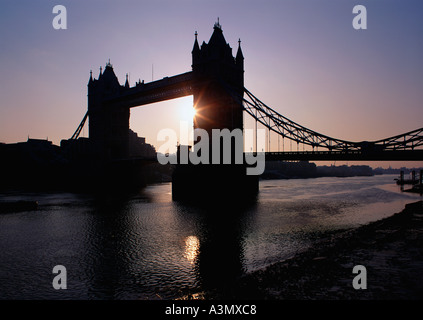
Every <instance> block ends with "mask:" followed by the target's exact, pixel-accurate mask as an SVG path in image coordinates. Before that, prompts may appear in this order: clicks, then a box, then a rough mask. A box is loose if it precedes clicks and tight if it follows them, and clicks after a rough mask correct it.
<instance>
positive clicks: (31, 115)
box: [0, 0, 423, 167]
mask: <svg viewBox="0 0 423 320" xmlns="http://www.w3.org/2000/svg"><path fill="white" fill-rule="evenodd" d="M56 4H62V5H65V6H66V8H67V20H68V21H67V22H68V29H67V30H55V29H54V28H53V27H52V20H53V18H54V14H53V13H52V9H53V7H54V6H55V5H56ZM357 4H362V5H365V6H366V8H367V13H368V17H367V20H368V21H367V22H368V29H367V30H360V31H357V30H354V29H353V27H352V20H353V17H354V15H353V13H352V9H353V7H354V6H355V5H357ZM422 12H423V3H422V2H421V1H409V0H405V1H404V0H401V1H400V0H395V1H390V0H372V1H369V0H365V1H358V0H354V1H349V0H343V1H339V0H332V1H325V0H314V1H312V0H309V1H305V0H304V1H301V0H295V1H294V0H292V1H283V0H278V1H266V0H265V1H248V0H244V1H201V0H197V1H179V0H161V1H160V0H158V1H139V0H138V1H135V0H134V1H126V0H123V1H108V0H106V1H104V0H102V1H99V0H90V1H82V0H73V1H61V2H60V3H58V2H56V1H11V0H2V1H1V3H0V41H1V49H0V70H1V76H2V80H1V86H0V97H1V100H0V142H6V143H10V142H18V141H25V140H26V139H27V137H28V135H29V136H30V137H32V138H42V139H45V138H47V137H48V139H49V140H52V141H53V142H54V143H55V144H59V143H60V140H61V139H67V138H70V136H71V135H72V134H73V132H74V131H75V129H76V127H77V126H78V124H79V122H80V121H81V119H82V117H83V115H84V114H85V112H86V109H87V83H88V79H89V72H90V70H91V69H92V70H93V75H94V76H95V77H96V78H97V77H98V73H99V67H100V66H103V68H104V66H105V64H106V62H107V61H108V59H109V58H110V60H111V63H112V64H113V66H114V70H115V73H116V75H117V76H118V79H119V80H120V82H121V83H122V84H123V83H124V82H125V75H126V73H129V74H130V84H131V86H132V85H134V84H135V81H138V79H141V80H145V81H146V82H148V81H151V79H152V77H154V79H156V80H157V79H160V78H163V77H165V76H172V75H176V74H179V73H183V72H186V71H190V70H191V50H192V46H193V42H194V32H195V31H198V34H199V35H198V39H199V42H200V44H201V42H202V41H206V42H208V40H209V38H210V36H211V34H212V31H213V24H214V23H215V21H216V20H217V17H220V23H221V25H222V29H223V33H224V36H225V38H226V41H227V42H228V43H229V44H230V45H231V47H232V48H233V52H234V54H235V53H236V49H237V46H238V42H237V41H238V38H241V41H242V44H241V45H242V50H243V53H244V57H245V86H246V88H247V89H248V90H250V91H251V92H253V93H254V94H255V95H256V96H257V97H259V98H260V99H261V100H262V101H263V102H265V103H266V104H267V105H269V106H270V107H272V108H273V109H275V110H277V111H278V112H280V113H281V114H283V115H285V116H286V117H288V118H290V119H291V120H293V121H295V122H297V123H300V124H301V125H304V126H306V127H308V128H310V129H312V130H314V131H317V132H320V133H323V134H326V135H328V136H332V137H334V138H339V139H345V140H350V141H363V140H368V141H371V140H379V139H382V138H386V137H390V136H394V135H397V134H400V133H404V132H407V131H411V130H413V129H417V128H421V127H423V106H422V102H423V86H422V84H423V59H422V57H423V37H422V35H423V19H421V14H422ZM152 67H154V72H153V74H152ZM191 104H192V97H187V98H182V99H177V100H173V101H169V102H165V103H158V104H152V105H148V106H143V107H139V108H135V109H132V110H131V128H132V129H133V130H134V131H136V132H138V134H139V135H140V136H145V137H146V138H147V142H149V143H152V144H154V145H156V147H157V146H158V144H157V141H156V137H157V132H158V131H159V130H160V129H163V128H174V129H175V130H178V127H179V120H180V118H181V117H183V114H184V109H189V108H190V106H191ZM245 123H246V127H252V124H253V121H252V120H249V119H247V118H246V120H245ZM84 132H85V136H87V134H88V128H85V130H84ZM272 141H273V144H272V148H273V149H274V150H277V145H276V143H277V137H276V136H272ZM286 145H289V144H288V143H286ZM371 165H372V166H376V165H379V163H377V164H376V163H373V164H371ZM382 165H383V166H385V167H386V166H387V165H389V163H383V164H382ZM391 165H392V166H394V167H399V166H400V165H402V163H391ZM411 165H412V166H420V165H423V162H415V163H411Z"/></svg>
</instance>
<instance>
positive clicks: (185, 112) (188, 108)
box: [179, 101, 196, 122]
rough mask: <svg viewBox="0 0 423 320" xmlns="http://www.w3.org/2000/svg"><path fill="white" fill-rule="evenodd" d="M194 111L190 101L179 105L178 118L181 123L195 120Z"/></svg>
mask: <svg viewBox="0 0 423 320" xmlns="http://www.w3.org/2000/svg"><path fill="white" fill-rule="evenodd" d="M195 115H196V111H195V108H194V106H193V104H192V101H189V102H184V103H181V104H180V105H179V117H180V120H181V121H188V122H192V121H193V120H194V118H195Z"/></svg>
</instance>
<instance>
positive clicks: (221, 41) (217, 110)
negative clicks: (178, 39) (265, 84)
mask: <svg viewBox="0 0 423 320" xmlns="http://www.w3.org/2000/svg"><path fill="white" fill-rule="evenodd" d="M213 29H214V31H213V34H212V36H211V38H210V40H209V42H208V43H205V42H203V44H202V45H201V48H200V46H199V45H198V40H197V33H196V35H195V42H194V48H193V50H192V70H193V76H194V83H195V84H197V85H195V86H194V107H195V109H196V117H195V119H194V129H195V128H202V129H205V130H206V131H207V133H208V134H209V137H211V136H212V132H211V130H212V129H224V128H227V129H229V130H231V131H232V130H234V129H241V130H242V129H243V110H242V107H241V105H240V104H239V103H236V101H234V99H233V98H232V96H231V95H230V94H229V92H228V90H232V91H234V93H236V94H237V95H238V96H242V95H243V92H244V56H243V54H242V50H241V41H239V42H238V43H239V46H238V52H237V55H236V57H233V55H232V48H231V47H230V46H229V44H228V43H226V40H225V38H224V36H223V32H222V27H221V25H220V23H219V22H217V23H216V24H215V25H214V28H213Z"/></svg>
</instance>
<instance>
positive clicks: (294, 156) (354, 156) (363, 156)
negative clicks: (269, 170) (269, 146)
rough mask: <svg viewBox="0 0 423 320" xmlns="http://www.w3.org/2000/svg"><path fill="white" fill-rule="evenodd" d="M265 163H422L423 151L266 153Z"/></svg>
mask: <svg viewBox="0 0 423 320" xmlns="http://www.w3.org/2000/svg"><path fill="white" fill-rule="evenodd" d="M265 154H266V161H272V160H282V161H295V160H300V161H423V150H397V151H379V152H368V153H363V152H361V151H349V152H343V151H296V152H295V151H287V152H266V153H265Z"/></svg>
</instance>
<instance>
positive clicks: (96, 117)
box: [68, 22, 423, 197]
mask: <svg viewBox="0 0 423 320" xmlns="http://www.w3.org/2000/svg"><path fill="white" fill-rule="evenodd" d="M191 54H192V70H191V71H188V72H186V73H183V74H179V75H175V76H170V77H165V78H163V79H161V80H157V81H152V82H149V83H144V82H137V83H136V84H135V86H133V87H130V86H129V82H128V78H127V79H126V82H125V84H124V85H121V84H120V83H119V81H118V79H117V77H116V75H115V73H114V70H113V66H112V65H111V64H110V62H109V63H108V64H107V65H106V67H105V69H104V72H103V71H102V70H100V74H99V77H98V78H97V79H94V78H93V76H92V73H91V75H90V79H89V82H88V111H87V113H86V115H85V116H84V118H83V120H82V122H81V124H80V125H79V126H78V128H77V130H76V131H75V133H74V135H73V136H72V138H71V140H76V139H78V136H79V134H80V132H81V129H82V127H83V126H84V124H85V123H86V120H87V119H89V139H88V140H89V145H90V152H91V154H92V157H93V158H95V159H97V161H99V162H108V161H109V162H110V161H112V162H116V160H118V159H127V158H128V157H129V154H130V150H129V148H130V147H129V144H128V141H129V132H130V129H129V118H130V109H131V108H134V107H138V106H143V105H147V104H151V103H154V102H159V101H165V100H170V99H175V98H180V97H184V96H188V95H192V96H193V98H194V108H195V110H196V116H195V118H194V129H196V128H200V129H204V130H206V131H207V133H208V134H209V137H212V134H211V132H212V130H213V129H229V130H231V131H232V130H234V129H241V130H243V129H244V122H243V116H244V114H248V115H249V116H251V117H252V118H253V119H254V120H255V121H256V128H257V123H259V124H261V125H262V126H264V127H265V128H267V129H268V130H269V133H270V132H274V133H276V134H277V135H278V136H279V137H280V138H282V139H287V140H290V141H292V142H294V143H296V144H297V146H298V145H300V144H301V145H303V146H307V148H309V149H310V148H311V150H307V151H305V150H303V151H299V150H298V151H292V150H290V151H282V152H272V151H271V150H270V149H269V150H267V152H266V159H267V160H367V161H371V160H423V128H420V129H417V130H414V131H411V132H407V133H404V134H401V135H396V136H393V137H389V138H386V139H382V140H378V141H370V142H368V141H362V142H351V141H346V140H342V139H336V138H332V137H328V136H326V135H324V134H320V133H318V132H315V131H313V130H310V129H308V128H306V127H304V126H302V125H300V124H298V123H296V122H294V121H292V120H290V119H288V118H286V117H285V116H283V115H281V114H279V113H278V112H277V111H275V110H274V109H272V108H270V107H269V106H267V105H266V104H265V103H263V102H262V101H261V100H260V99H258V98H257V97H255V96H254V95H253V94H252V93H251V92H250V91H249V90H247V89H246V88H245V87H244V56H243V52H242V49H241V42H240V41H239V42H238V48H237V52H236V55H235V56H234V55H233V53H232V48H231V47H230V45H229V44H228V43H227V42H226V40H225V38H224V36H223V31H222V27H221V25H220V23H219V22H217V23H216V24H215V25H214V28H213V34H212V36H211V38H210V40H209V42H208V43H206V42H203V43H202V44H201V46H200V45H199V43H198V39H197V33H195V40H194V46H193V49H192V52H191ZM256 136H257V132H256ZM269 137H270V135H269ZM68 142H69V141H68ZM209 143H210V144H211V143H212V141H211V139H210V141H209ZM257 152H258V150H257V143H256V150H255V153H257ZM210 156H211V155H210ZM245 168H246V166H245V165H233V166H228V165H218V166H214V165H208V166H205V165H198V166H193V165H179V166H177V168H176V170H175V173H174V176H173V193H174V196H176V197H184V195H189V196H190V197H196V196H198V195H199V193H200V192H201V193H202V194H204V193H205V194H210V193H212V192H214V191H215V189H218V190H220V191H221V192H220V193H221V194H225V193H231V194H232V193H233V192H234V190H237V192H238V193H240V194H244V195H245V194H254V193H256V192H257V190H258V177H251V176H250V177H249V176H247V175H246V174H245ZM199 190H201V191H199Z"/></svg>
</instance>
